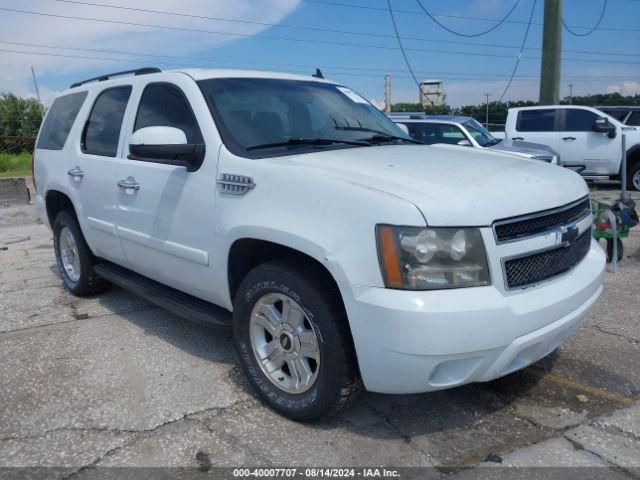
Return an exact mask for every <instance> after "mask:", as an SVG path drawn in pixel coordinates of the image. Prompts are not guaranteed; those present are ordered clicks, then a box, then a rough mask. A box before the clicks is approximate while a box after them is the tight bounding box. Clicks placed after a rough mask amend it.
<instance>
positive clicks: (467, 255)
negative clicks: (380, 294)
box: [376, 225, 491, 290]
mask: <svg viewBox="0 0 640 480" xmlns="http://www.w3.org/2000/svg"><path fill="white" fill-rule="evenodd" d="M376 235H377V237H378V256H379V259H380V266H381V269H382V276H383V277H384V282H385V285H386V286H387V287H388V288H399V289H404V290H435V289H442V288H458V287H475V286H481V285H489V284H490V283H491V282H490V279H489V266H488V265H487V256H486V253H485V248H484V243H483V241H482V235H481V234H480V230H478V229H477V228H421V227H394V226H390V225H378V226H377V228H376Z"/></svg>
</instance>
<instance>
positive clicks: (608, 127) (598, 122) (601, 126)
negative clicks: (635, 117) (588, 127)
mask: <svg viewBox="0 0 640 480" xmlns="http://www.w3.org/2000/svg"><path fill="white" fill-rule="evenodd" d="M592 130H593V131H594V132H598V133H606V134H607V136H608V137H609V138H615V137H616V126H615V125H612V124H611V123H610V122H609V120H608V119H607V118H606V117H598V118H596V119H595V120H594V121H593V128H592Z"/></svg>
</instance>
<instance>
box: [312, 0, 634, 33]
mask: <svg viewBox="0 0 640 480" xmlns="http://www.w3.org/2000/svg"><path fill="white" fill-rule="evenodd" d="M300 1H302V2H306V3H316V4H322V5H331V6H335V7H349V8H357V9H364V10H374V11H382V12H386V11H387V9H386V8H383V7H372V6H370V5H356V4H353V3H344V2H337V1H330V0H300ZM394 11H395V13H407V14H411V15H416V14H418V15H425V13H424V12H420V11H418V10H403V9H398V8H395V9H394ZM433 16H434V17H441V18H458V19H462V20H473V21H482V22H497V21H498V20H499V19H497V18H486V17H471V16H467V15H449V14H444V13H434V14H433ZM504 23H518V24H521V25H527V24H528V23H529V22H527V21H524V20H505V22H504ZM531 25H536V26H542V23H540V22H531ZM570 27H571V28H591V27H588V26H585V25H570ZM600 30H611V31H618V32H640V28H624V27H601V28H600Z"/></svg>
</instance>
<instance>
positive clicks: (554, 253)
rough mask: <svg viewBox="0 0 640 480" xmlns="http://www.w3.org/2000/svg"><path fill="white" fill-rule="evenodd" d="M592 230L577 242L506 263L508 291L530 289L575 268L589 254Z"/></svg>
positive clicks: (509, 260) (505, 271)
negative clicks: (529, 287)
mask: <svg viewBox="0 0 640 480" xmlns="http://www.w3.org/2000/svg"><path fill="white" fill-rule="evenodd" d="M590 244H591V229H590V228H589V229H587V230H586V231H585V232H583V233H582V235H580V236H579V237H578V238H577V239H576V240H575V242H573V243H572V244H570V245H568V246H560V247H558V248H553V249H551V250H544V251H542V252H537V253H534V254H531V255H526V256H523V257H518V258H512V259H508V260H506V261H505V262H504V274H505V281H506V284H507V288H508V289H516V288H523V287H528V286H530V285H534V284H536V283H540V282H543V281H545V280H549V279H550V278H553V277H557V276H558V275H561V274H563V273H565V272H566V271H568V270H570V269H571V268H573V267H574V266H575V265H577V264H578V263H580V261H581V260H582V259H583V258H584V257H585V256H586V255H587V253H588V252H589V246H590Z"/></svg>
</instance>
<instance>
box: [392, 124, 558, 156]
mask: <svg viewBox="0 0 640 480" xmlns="http://www.w3.org/2000/svg"><path fill="white" fill-rule="evenodd" d="M389 117H390V118H391V119H392V120H393V121H394V122H396V123H398V124H400V125H404V126H405V127H407V129H408V133H409V134H410V135H411V136H412V137H413V138H415V139H416V140H420V141H421V142H423V143H425V144H427V145H433V144H436V143H448V144H451V145H464V146H468V147H474V148H490V149H492V150H499V151H501V152H505V153H510V154H513V155H518V156H521V157H523V158H527V159H534V160H540V161H543V162H547V163H553V164H555V165H562V163H561V161H560V157H559V155H558V154H557V153H556V152H555V150H553V149H552V148H550V147H548V146H547V145H542V144H540V143H531V142H523V141H519V140H515V141H514V140H503V139H500V138H496V137H495V136H494V135H492V134H491V132H490V131H489V130H487V129H486V128H485V127H483V126H482V125H481V124H480V123H479V122H478V121H477V120H476V119H474V118H472V117H465V116H462V115H426V114H423V113H392V114H390V115H389Z"/></svg>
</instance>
